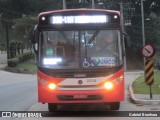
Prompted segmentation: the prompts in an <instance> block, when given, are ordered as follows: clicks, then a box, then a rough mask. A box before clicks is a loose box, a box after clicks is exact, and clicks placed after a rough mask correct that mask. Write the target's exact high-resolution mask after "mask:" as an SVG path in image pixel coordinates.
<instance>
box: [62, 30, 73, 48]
mask: <svg viewBox="0 0 160 120" xmlns="http://www.w3.org/2000/svg"><path fill="white" fill-rule="evenodd" d="M60 33H61V35H62V36H63V37H64V39H65V40H66V41H67V43H68V44H69V46H71V48H73V45H72V43H71V42H70V40H69V39H68V38H67V36H66V35H65V34H64V32H63V31H60Z"/></svg>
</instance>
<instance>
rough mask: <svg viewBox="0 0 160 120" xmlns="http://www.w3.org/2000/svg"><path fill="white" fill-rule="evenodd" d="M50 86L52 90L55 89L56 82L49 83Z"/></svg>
mask: <svg viewBox="0 0 160 120" xmlns="http://www.w3.org/2000/svg"><path fill="white" fill-rule="evenodd" d="M48 88H49V89H51V90H54V89H55V88H56V84H54V83H50V84H49V85H48Z"/></svg>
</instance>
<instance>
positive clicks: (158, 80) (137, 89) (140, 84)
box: [132, 71, 160, 94]
mask: <svg viewBox="0 0 160 120" xmlns="http://www.w3.org/2000/svg"><path fill="white" fill-rule="evenodd" d="M159 85H160V71H157V72H155V73H154V83H153V84H152V86H151V87H152V93H153V94H160V89H159ZM132 88H133V91H134V93H135V94H149V93H150V90H149V89H150V88H149V85H147V84H146V82H145V81H144V75H142V76H140V77H139V78H137V79H136V80H135V81H134V82H133V84H132Z"/></svg>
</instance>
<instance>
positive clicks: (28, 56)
mask: <svg viewBox="0 0 160 120" xmlns="http://www.w3.org/2000/svg"><path fill="white" fill-rule="evenodd" d="M17 57H18V60H19V63H21V62H24V61H27V60H29V59H31V58H32V57H33V53H32V52H27V53H24V54H21V55H18V56H17Z"/></svg>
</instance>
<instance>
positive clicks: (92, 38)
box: [87, 30, 99, 47]
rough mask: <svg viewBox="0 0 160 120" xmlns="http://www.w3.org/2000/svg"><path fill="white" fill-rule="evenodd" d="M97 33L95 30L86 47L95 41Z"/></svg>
mask: <svg viewBox="0 0 160 120" xmlns="http://www.w3.org/2000/svg"><path fill="white" fill-rule="evenodd" d="M98 33H99V30H96V31H95V33H94V34H93V36H92V37H91V39H90V40H89V41H88V43H87V47H88V46H89V45H90V44H91V43H92V42H93V40H94V39H95V37H96V36H97V34H98Z"/></svg>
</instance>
